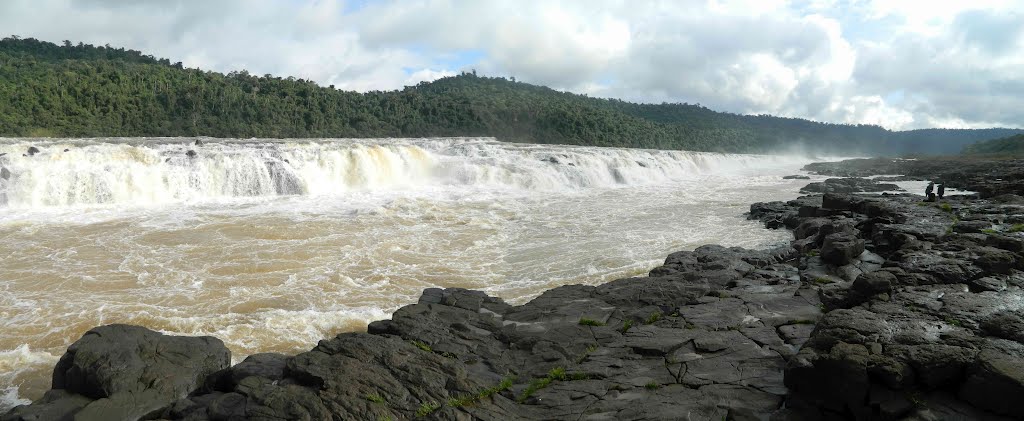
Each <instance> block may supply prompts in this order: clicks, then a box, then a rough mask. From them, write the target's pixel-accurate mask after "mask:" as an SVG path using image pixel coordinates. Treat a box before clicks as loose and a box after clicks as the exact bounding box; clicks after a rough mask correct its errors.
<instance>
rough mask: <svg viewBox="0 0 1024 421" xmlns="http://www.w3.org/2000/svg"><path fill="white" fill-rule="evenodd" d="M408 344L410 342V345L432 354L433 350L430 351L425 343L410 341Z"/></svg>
mask: <svg viewBox="0 0 1024 421" xmlns="http://www.w3.org/2000/svg"><path fill="white" fill-rule="evenodd" d="M410 342H412V344H413V345H415V346H416V347H417V348H419V349H422V350H424V351H427V352H434V350H433V349H430V345H427V344H426V343H425V342H420V341H410Z"/></svg>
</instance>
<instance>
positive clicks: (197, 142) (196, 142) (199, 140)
mask: <svg viewBox="0 0 1024 421" xmlns="http://www.w3.org/2000/svg"><path fill="white" fill-rule="evenodd" d="M204 144H205V142H203V140H202V139H196V141H195V143H194V145H195V146H203V145H204Z"/></svg>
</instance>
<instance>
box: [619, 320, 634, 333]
mask: <svg viewBox="0 0 1024 421" xmlns="http://www.w3.org/2000/svg"><path fill="white" fill-rule="evenodd" d="M631 327H633V319H626V320H625V321H623V322H622V329H619V332H622V333H626V332H629V328H631Z"/></svg>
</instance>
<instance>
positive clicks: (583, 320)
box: [580, 317, 604, 326]
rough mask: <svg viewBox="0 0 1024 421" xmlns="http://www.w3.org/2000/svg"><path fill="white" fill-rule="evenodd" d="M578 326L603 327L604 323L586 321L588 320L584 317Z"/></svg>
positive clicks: (591, 320) (592, 320)
mask: <svg viewBox="0 0 1024 421" xmlns="http://www.w3.org/2000/svg"><path fill="white" fill-rule="evenodd" d="M580 324H581V325H583V326H604V323H602V322H599V321H597V320H594V319H588V318H585V317H584V318H582V319H580Z"/></svg>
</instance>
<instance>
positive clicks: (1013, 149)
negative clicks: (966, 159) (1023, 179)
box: [963, 134, 1024, 156]
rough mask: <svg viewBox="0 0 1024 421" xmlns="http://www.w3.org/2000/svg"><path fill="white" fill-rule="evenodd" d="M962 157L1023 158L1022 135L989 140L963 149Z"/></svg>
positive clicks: (1023, 143)
mask: <svg viewBox="0 0 1024 421" xmlns="http://www.w3.org/2000/svg"><path fill="white" fill-rule="evenodd" d="M963 154H964V155H1006V156H1024V134H1018V135H1013V136H1008V137H1003V138H999V139H991V140H986V141H982V142H978V143H975V144H972V145H968V146H966V147H964V150H963Z"/></svg>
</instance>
